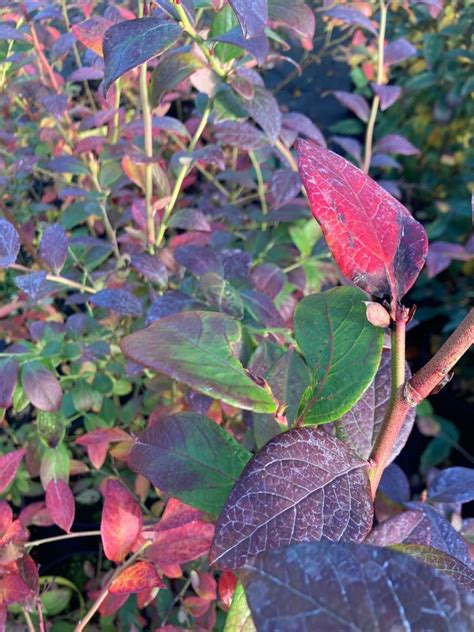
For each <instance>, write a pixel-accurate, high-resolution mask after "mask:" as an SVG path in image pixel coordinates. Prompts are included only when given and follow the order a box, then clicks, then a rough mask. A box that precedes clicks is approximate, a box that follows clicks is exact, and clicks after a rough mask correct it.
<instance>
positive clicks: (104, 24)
mask: <svg viewBox="0 0 474 632" xmlns="http://www.w3.org/2000/svg"><path fill="white" fill-rule="evenodd" d="M111 26H112V22H110V20H106V19H105V18H103V17H101V16H99V15H96V16H94V17H92V18H91V19H90V20H86V21H85V22H80V23H79V24H73V26H72V27H71V30H72V32H73V33H74V35H75V36H76V37H77V39H78V40H79V41H80V42H81V44H83V45H84V46H85V47H86V48H90V50H93V51H94V53H96V55H100V56H101V57H103V56H104V53H103V51H102V40H103V38H104V33H105V31H107V29H109V28H110V27H111Z"/></svg>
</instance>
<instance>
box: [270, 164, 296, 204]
mask: <svg viewBox="0 0 474 632" xmlns="http://www.w3.org/2000/svg"><path fill="white" fill-rule="evenodd" d="M300 189H301V181H300V177H299V175H298V174H297V173H296V172H295V171H292V170H291V169H279V170H278V171H275V173H274V174H273V176H272V179H271V181H270V193H271V195H272V208H280V206H283V205H284V204H287V203H288V202H291V200H293V199H294V198H295V197H296V196H297V195H298V193H299V192H300Z"/></svg>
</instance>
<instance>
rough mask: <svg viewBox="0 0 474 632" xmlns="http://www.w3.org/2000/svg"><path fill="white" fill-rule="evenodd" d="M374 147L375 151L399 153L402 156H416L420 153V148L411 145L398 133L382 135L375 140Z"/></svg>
mask: <svg viewBox="0 0 474 632" xmlns="http://www.w3.org/2000/svg"><path fill="white" fill-rule="evenodd" d="M374 149H375V151H381V152H387V153H389V154H401V155H402V156H418V154H419V153H420V150H419V149H417V148H416V147H415V146H414V145H412V144H411V143H410V141H409V140H408V139H406V138H405V137H404V136H400V135H399V134H387V136H383V137H382V138H381V139H380V140H378V141H377V142H376V144H375V147H374Z"/></svg>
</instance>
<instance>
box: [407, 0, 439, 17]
mask: <svg viewBox="0 0 474 632" xmlns="http://www.w3.org/2000/svg"><path fill="white" fill-rule="evenodd" d="M443 3H444V0H410V4H424V5H426V6H427V8H428V11H429V14H430V15H431V17H432V18H437V17H438V15H439V14H440V13H441V11H442V10H443Z"/></svg>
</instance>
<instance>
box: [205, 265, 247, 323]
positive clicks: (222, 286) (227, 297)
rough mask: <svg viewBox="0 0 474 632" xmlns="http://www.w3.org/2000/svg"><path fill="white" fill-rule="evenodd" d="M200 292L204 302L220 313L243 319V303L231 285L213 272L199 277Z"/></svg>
mask: <svg viewBox="0 0 474 632" xmlns="http://www.w3.org/2000/svg"><path fill="white" fill-rule="evenodd" d="M201 290H202V293H203V294H204V297H205V299H206V301H207V302H208V303H209V304H210V305H215V307H217V308H218V309H219V310H220V311H221V312H224V313H225V314H229V316H233V317H234V318H238V319H239V320H241V319H242V318H243V317H244V302H243V300H242V298H241V296H240V294H239V293H238V292H237V290H236V289H235V288H233V287H232V285H231V284H230V283H229V282H228V281H226V280H225V279H223V278H222V277H221V276H220V275H219V274H217V273H215V272H208V273H207V274H205V275H204V276H202V277H201Z"/></svg>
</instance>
